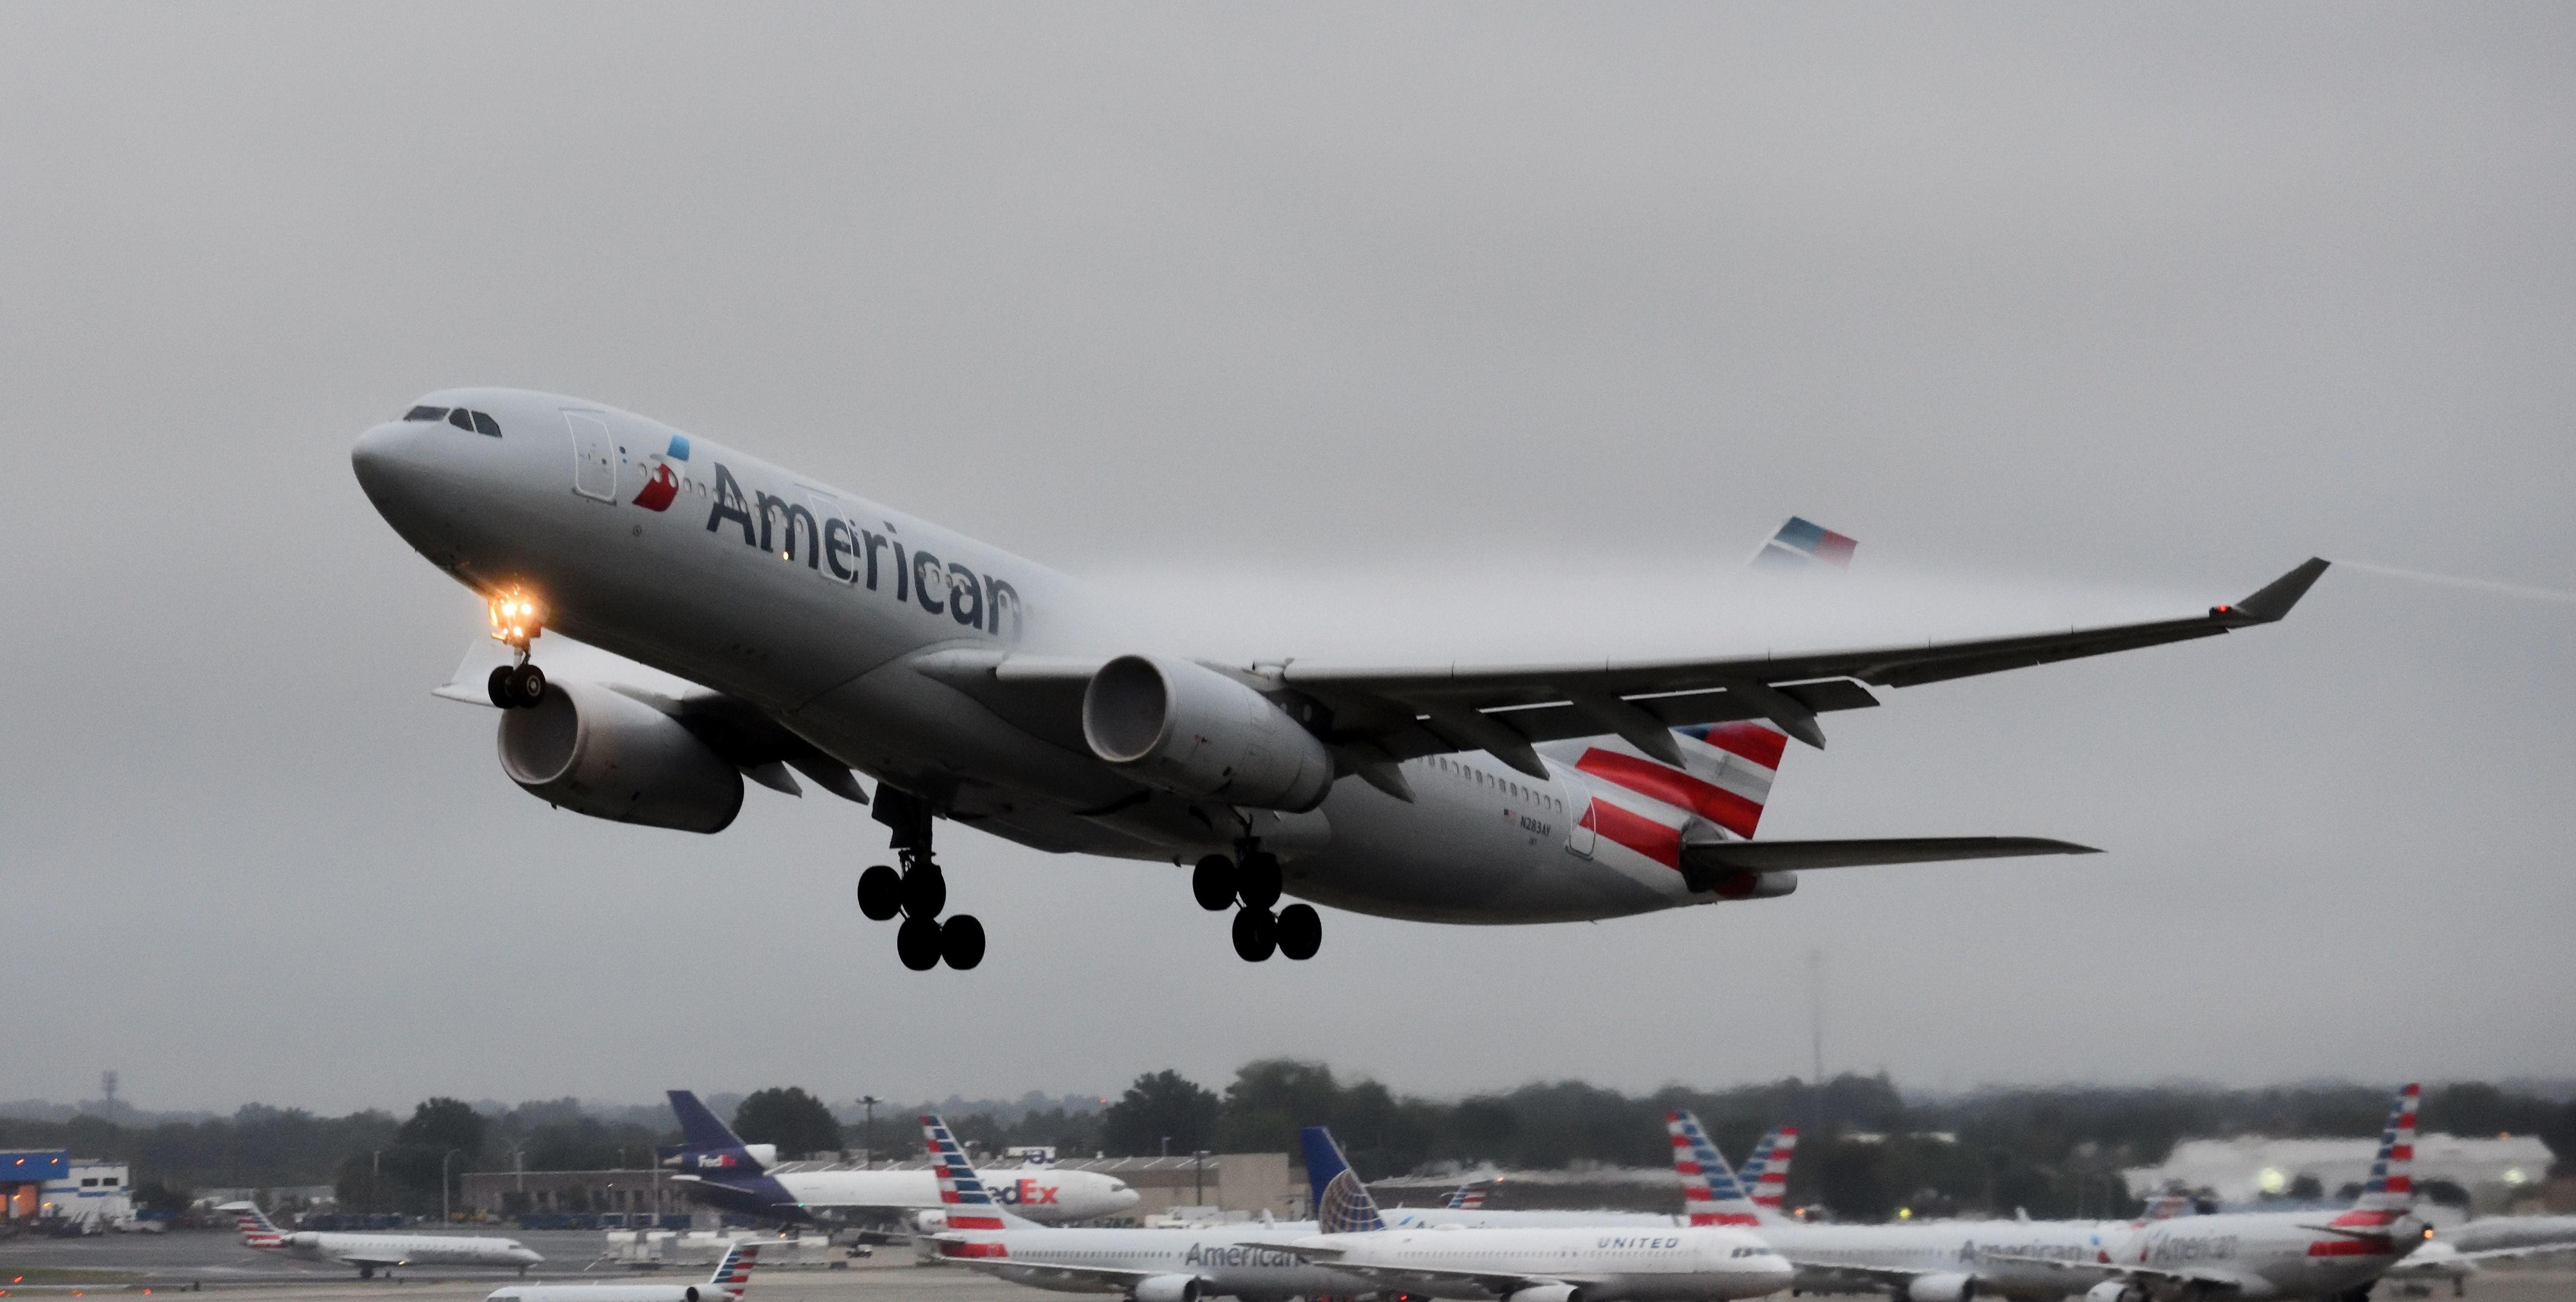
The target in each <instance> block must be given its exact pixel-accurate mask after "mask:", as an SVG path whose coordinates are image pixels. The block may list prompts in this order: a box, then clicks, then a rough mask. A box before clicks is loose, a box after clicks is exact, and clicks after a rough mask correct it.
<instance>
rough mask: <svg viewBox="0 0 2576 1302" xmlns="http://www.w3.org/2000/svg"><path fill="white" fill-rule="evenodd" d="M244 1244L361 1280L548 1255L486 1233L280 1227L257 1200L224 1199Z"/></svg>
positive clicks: (523, 1265)
mask: <svg viewBox="0 0 2576 1302" xmlns="http://www.w3.org/2000/svg"><path fill="white" fill-rule="evenodd" d="M215 1210H216V1211H219V1212H231V1213H232V1214H233V1223H234V1224H235V1225H237V1226H239V1227H240V1228H241V1235H242V1242H244V1243H247V1244H249V1245H250V1246H252V1247H254V1248H267V1249H274V1250H277V1251H282V1252H285V1253H287V1254H288V1255H290V1256H294V1257H301V1258H303V1259H304V1260H306V1261H336V1262H340V1263H342V1264H343V1265H349V1266H355V1267H357V1268H358V1278H360V1279H374V1278H375V1277H376V1272H377V1271H379V1270H383V1271H391V1270H392V1269H393V1268H394V1267H396V1266H515V1267H517V1268H518V1271H519V1273H520V1274H522V1275H525V1274H527V1273H528V1267H530V1266H533V1265H535V1264H537V1263H538V1262H540V1261H544V1260H545V1258H544V1257H542V1256H539V1255H538V1254H536V1253H534V1252H531V1251H529V1250H528V1248H527V1247H526V1246H525V1245H523V1244H521V1243H520V1242H519V1241H518V1240H517V1239H503V1238H496V1237H493V1236H491V1235H484V1234H375V1233H366V1232H357V1233H352V1232H344V1231H340V1230H292V1231H289V1230H281V1229H279V1228H277V1226H276V1225H275V1224H273V1223H272V1222H270V1220H269V1219H268V1216H267V1214H266V1213H264V1212H262V1211H260V1209H259V1207H258V1206H257V1205H256V1204H253V1203H246V1202H240V1203H225V1204H224V1205H222V1206H220V1207H217V1208H216V1209H215Z"/></svg>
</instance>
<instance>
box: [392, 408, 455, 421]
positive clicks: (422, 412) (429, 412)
mask: <svg viewBox="0 0 2576 1302" xmlns="http://www.w3.org/2000/svg"><path fill="white" fill-rule="evenodd" d="M403 419H404V420H445V419H447V409H446V408H445V407H414V408H412V409H411V410H410V411H407V412H404V413H403Z"/></svg>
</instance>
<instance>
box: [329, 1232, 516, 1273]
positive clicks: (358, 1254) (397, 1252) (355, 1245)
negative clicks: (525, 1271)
mask: <svg viewBox="0 0 2576 1302" xmlns="http://www.w3.org/2000/svg"><path fill="white" fill-rule="evenodd" d="M278 1246H279V1247H280V1248H282V1249H284V1250H285V1251H287V1252H288V1253H290V1254H292V1255H294V1256H297V1257H302V1258H304V1259H305V1260H307V1261H338V1262H347V1263H351V1264H354V1265H364V1266H386V1267H392V1266H507V1267H513V1268H525V1267H528V1266H533V1265H535V1264H536V1263H538V1262H540V1261H543V1260H545V1258H544V1257H542V1256H539V1255H538V1254H537V1253H535V1252H533V1251H530V1250H529V1249H528V1248H527V1247H526V1246H525V1245H523V1244H521V1243H520V1242H519V1241H518V1240H516V1239H503V1238H497V1237H494V1236H491V1235H479V1234H353V1233H346V1232H342V1231H338V1230H297V1231H295V1232H293V1233H291V1234H283V1235H280V1236H279V1237H278Z"/></svg>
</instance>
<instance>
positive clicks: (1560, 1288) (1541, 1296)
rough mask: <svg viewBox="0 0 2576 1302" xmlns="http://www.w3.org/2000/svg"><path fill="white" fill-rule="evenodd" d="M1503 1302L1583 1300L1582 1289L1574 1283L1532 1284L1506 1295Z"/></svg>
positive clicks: (1580, 1301)
mask: <svg viewBox="0 0 2576 1302" xmlns="http://www.w3.org/2000/svg"><path fill="white" fill-rule="evenodd" d="M1504 1302H1583V1289H1582V1288H1581V1287H1580V1286H1578V1285H1574V1284H1532V1285H1530V1286H1529V1287H1528V1288H1525V1289H1521V1290H1519V1291H1518V1292H1515V1293H1511V1294H1509V1295H1507V1296H1506V1297H1505V1298H1504Z"/></svg>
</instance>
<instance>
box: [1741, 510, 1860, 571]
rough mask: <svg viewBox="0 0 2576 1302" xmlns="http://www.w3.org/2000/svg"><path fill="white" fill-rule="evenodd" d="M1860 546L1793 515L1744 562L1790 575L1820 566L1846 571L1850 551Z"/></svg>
mask: <svg viewBox="0 0 2576 1302" xmlns="http://www.w3.org/2000/svg"><path fill="white" fill-rule="evenodd" d="M1859 546H1860V540H1859V539H1857V538H1853V537H1850V536H1848V535H1845V534H1838V533H1835V532H1834V531H1833V530H1831V529H1828V528H1826V527H1824V526H1823V525H1821V524H1817V523H1816V522H1815V521H1813V520H1809V519H1806V518H1804V517H1801V516H1795V515H1793V516H1790V517H1789V522H1788V523H1787V524H1784V525H1782V526H1780V532H1778V533H1775V534H1773V535H1771V541H1769V542H1767V543H1764V544H1762V550H1760V551H1758V552H1755V553H1753V559H1752V560H1751V561H1750V562H1747V563H1748V564H1750V565H1751V566H1752V567H1753V568H1754V569H1757V570H1771V571H1775V572H1780V573H1790V574H1798V573H1804V572H1806V571H1808V570H1812V569H1815V568H1816V567H1818V566H1820V565H1830V566H1832V567H1834V568H1835V569H1838V570H1847V569H1850V568H1851V561H1852V550H1853V549H1854V548H1857V547H1859Z"/></svg>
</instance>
